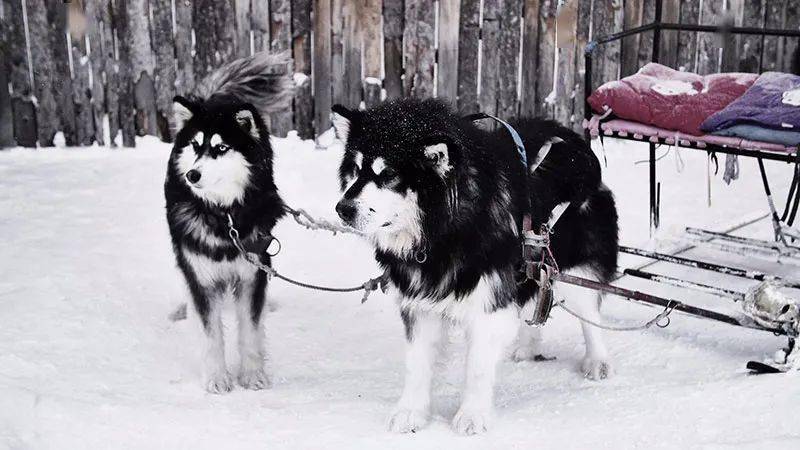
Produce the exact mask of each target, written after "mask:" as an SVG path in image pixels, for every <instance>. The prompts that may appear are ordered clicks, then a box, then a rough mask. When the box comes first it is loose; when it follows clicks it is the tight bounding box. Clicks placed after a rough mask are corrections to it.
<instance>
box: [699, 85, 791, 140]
mask: <svg viewBox="0 0 800 450" xmlns="http://www.w3.org/2000/svg"><path fill="white" fill-rule="evenodd" d="M743 124H749V125H757V126H761V127H766V128H772V129H777V130H800V77H799V76H797V75H790V74H788V73H779V72H767V73H765V74H763V75H761V76H760V77H758V79H757V80H756V82H755V83H753V85H752V86H751V87H750V89H748V90H747V92H745V93H744V95H742V96H741V97H739V98H738V99H736V100H735V101H733V102H732V103H731V104H729V105H728V106H726V107H725V108H724V109H723V110H722V111H719V112H717V113H715V114H713V115H711V116H710V117H709V118H708V119H706V120H705V121H704V122H703V124H702V125H701V126H700V129H701V130H703V131H705V132H714V131H719V130H723V129H725V128H728V127H732V126H734V125H743Z"/></svg>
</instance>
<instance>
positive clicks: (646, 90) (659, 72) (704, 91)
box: [589, 63, 758, 135]
mask: <svg viewBox="0 0 800 450" xmlns="http://www.w3.org/2000/svg"><path fill="white" fill-rule="evenodd" d="M757 77H758V75H755V74H750V73H723V74H714V75H707V76H700V75H697V74H694V73H689V72H679V71H677V70H674V69H670V68H669V67H666V66H662V65H661V64H656V63H650V64H647V65H646V66H644V67H642V69H641V70H639V72H637V73H636V74H634V75H631V76H629V77H625V78H623V79H622V80H619V81H612V82H609V83H606V84H604V85H603V86H601V87H600V88H599V89H597V91H595V92H594V93H593V94H592V95H591V96H590V97H589V104H590V105H591V107H592V109H594V110H595V112H598V113H605V112H607V111H608V109H611V111H612V112H613V114H614V115H616V116H617V117H620V118H623V119H628V120H634V121H637V122H640V123H644V124H648V125H655V126H657V127H659V128H664V129H668V130H676V131H680V132H683V133H688V134H693V135H698V134H701V131H700V124H701V123H703V121H704V120H706V118H708V116H710V115H712V114H714V113H715V112H717V111H720V110H721V109H723V108H725V107H726V106H728V104H729V103H730V102H732V101H733V100H735V99H736V98H738V97H740V96H741V95H742V94H744V93H745V91H747V88H749V87H750V86H751V85H752V84H753V82H754V81H755V80H756V78H757Z"/></svg>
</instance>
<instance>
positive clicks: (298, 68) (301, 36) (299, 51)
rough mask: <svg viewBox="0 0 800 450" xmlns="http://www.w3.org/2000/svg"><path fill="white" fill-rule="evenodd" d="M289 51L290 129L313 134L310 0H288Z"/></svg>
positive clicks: (306, 134) (302, 134)
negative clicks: (292, 88) (291, 71)
mask: <svg viewBox="0 0 800 450" xmlns="http://www.w3.org/2000/svg"><path fill="white" fill-rule="evenodd" d="M292 54H293V55H294V72H295V75H294V79H295V89H296V90H295V94H294V129H295V130H297V134H298V135H299V136H300V138H302V139H310V138H313V137H314V128H313V126H312V120H313V114H314V104H313V100H312V98H311V0H292Z"/></svg>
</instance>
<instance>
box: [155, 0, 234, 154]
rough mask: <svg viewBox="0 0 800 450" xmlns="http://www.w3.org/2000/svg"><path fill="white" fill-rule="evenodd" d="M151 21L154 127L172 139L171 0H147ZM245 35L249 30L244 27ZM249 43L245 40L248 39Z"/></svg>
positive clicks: (175, 78) (173, 85) (173, 64)
mask: <svg viewBox="0 0 800 450" xmlns="http://www.w3.org/2000/svg"><path fill="white" fill-rule="evenodd" d="M179 1H180V0H179ZM150 9H151V11H152V16H153V18H152V22H151V24H150V30H151V34H152V41H153V53H154V54H155V67H154V70H153V72H154V75H155V90H156V126H157V128H158V135H159V136H161V139H163V140H164V141H166V142H171V141H172V131H171V129H170V119H171V117H172V98H173V97H175V94H176V92H175V82H176V80H177V78H178V74H177V72H176V70H175V39H174V35H173V30H172V0H150ZM248 34H249V30H248ZM248 43H249V39H248Z"/></svg>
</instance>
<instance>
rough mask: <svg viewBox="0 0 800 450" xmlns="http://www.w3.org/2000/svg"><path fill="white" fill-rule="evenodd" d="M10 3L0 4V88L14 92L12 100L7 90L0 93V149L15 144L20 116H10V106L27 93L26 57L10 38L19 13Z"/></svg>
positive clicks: (17, 42) (19, 19)
mask: <svg viewBox="0 0 800 450" xmlns="http://www.w3.org/2000/svg"><path fill="white" fill-rule="evenodd" d="M12 2H13V0H3V1H2V7H3V12H4V13H3V17H2V18H0V39H2V42H3V43H4V44H3V45H2V46H0V86H11V88H12V90H13V92H14V97H12V94H11V93H10V92H9V91H8V89H0V148H4V147H12V146H14V145H16V144H17V139H15V136H14V129H15V128H16V127H15V125H16V124H17V120H20V118H21V116H19V117H17V116H16V115H15V114H14V105H13V102H14V99H15V98H16V99H23V98H24V96H23V91H24V90H25V89H27V91H28V93H30V79H29V77H28V68H27V57H26V55H25V54H24V44H25V42H24V41H23V42H20V41H22V40H21V39H12V37H14V36H19V34H18V31H17V30H18V29H19V24H21V23H22V11H15V10H12V9H11V7H12ZM20 9H21V8H20ZM28 103H30V101H28ZM32 107H33V104H32V103H31V108H32ZM32 134H33V136H34V139H33V143H34V145H36V138H35V136H36V133H35V132H34V133H32ZM20 145H21V144H20Z"/></svg>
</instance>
